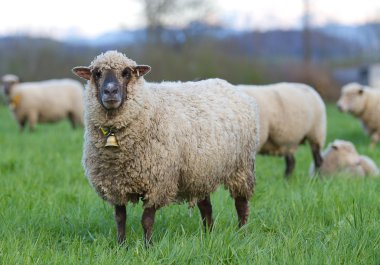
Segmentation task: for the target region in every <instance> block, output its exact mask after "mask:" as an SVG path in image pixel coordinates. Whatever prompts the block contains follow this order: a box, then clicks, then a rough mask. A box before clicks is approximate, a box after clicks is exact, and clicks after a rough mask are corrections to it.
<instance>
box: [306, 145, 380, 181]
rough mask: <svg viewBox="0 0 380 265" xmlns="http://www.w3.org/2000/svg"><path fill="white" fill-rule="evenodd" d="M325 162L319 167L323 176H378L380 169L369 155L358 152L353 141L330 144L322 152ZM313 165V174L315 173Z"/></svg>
mask: <svg viewBox="0 0 380 265" xmlns="http://www.w3.org/2000/svg"><path fill="white" fill-rule="evenodd" d="M322 157H323V163H322V166H321V167H320V169H319V173H320V175H321V176H334V175H343V176H355V177H364V176H376V175H378V174H379V170H378V168H377V166H376V164H375V162H374V161H373V160H372V159H370V158H369V157H367V156H363V155H360V154H358V152H357V150H356V148H355V146H354V144H353V143H351V142H349V141H344V140H335V141H333V142H332V143H330V144H329V145H328V147H327V148H326V150H324V151H323V154H322ZM314 173H315V172H314V167H313V165H312V166H311V174H314Z"/></svg>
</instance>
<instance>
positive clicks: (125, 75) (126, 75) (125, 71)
mask: <svg viewBox="0 0 380 265" xmlns="http://www.w3.org/2000/svg"><path fill="white" fill-rule="evenodd" d="M121 76H122V77H124V78H127V77H129V71H128V70H127V69H125V70H124V71H123V72H122V73H121Z"/></svg>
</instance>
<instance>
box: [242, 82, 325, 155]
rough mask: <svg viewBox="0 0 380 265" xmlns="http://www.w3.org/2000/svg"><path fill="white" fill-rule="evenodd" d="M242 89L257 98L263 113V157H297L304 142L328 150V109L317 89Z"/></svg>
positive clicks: (287, 85)
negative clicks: (300, 145)
mask: <svg viewBox="0 0 380 265" xmlns="http://www.w3.org/2000/svg"><path fill="white" fill-rule="evenodd" d="M238 87H239V89H240V90H241V91H243V92H245V93H247V94H248V95H250V96H252V97H254V98H256V102H257V105H258V107H259V112H260V147H259V149H258V151H259V152H260V153H262V154H269V155H279V156H283V155H287V154H293V153H294V152H295V151H296V149H297V147H298V145H299V144H300V143H302V142H303V141H304V140H308V141H309V142H310V143H315V144H318V145H319V147H320V148H322V147H323V146H324V144H325V139H326V108H325V104H324V103H323V101H322V99H321V97H320V96H319V95H318V93H317V92H315V90H314V89H313V88H311V87H309V86H307V85H304V84H297V83H279V84H273V85H264V86H252V85H239V86H238Z"/></svg>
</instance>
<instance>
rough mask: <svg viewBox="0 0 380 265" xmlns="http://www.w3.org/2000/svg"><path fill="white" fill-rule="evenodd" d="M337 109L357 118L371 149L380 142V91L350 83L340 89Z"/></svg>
mask: <svg viewBox="0 0 380 265" xmlns="http://www.w3.org/2000/svg"><path fill="white" fill-rule="evenodd" d="M337 107H338V109H339V110H340V111H342V112H349V113H351V114H352V115H353V116H355V117H357V118H359V119H360V120H361V122H362V125H363V127H364V129H365V131H366V132H367V133H368V135H369V136H370V137H371V148H374V147H375V146H376V144H377V142H378V141H379V140H380V118H379V115H380V89H372V88H369V87H366V86H363V85H360V84H358V83H350V84H347V85H345V86H344V87H343V88H342V93H341V96H340V98H339V100H338V102H337Z"/></svg>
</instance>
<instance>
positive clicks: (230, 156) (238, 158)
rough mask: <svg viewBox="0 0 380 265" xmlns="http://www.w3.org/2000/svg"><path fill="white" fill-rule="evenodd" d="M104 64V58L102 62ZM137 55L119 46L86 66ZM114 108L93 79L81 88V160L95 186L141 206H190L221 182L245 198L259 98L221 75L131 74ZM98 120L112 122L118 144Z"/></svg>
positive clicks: (111, 64) (116, 200)
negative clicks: (184, 78)
mask: <svg viewBox="0 0 380 265" xmlns="http://www.w3.org/2000/svg"><path fill="white" fill-rule="evenodd" d="M104 64H105V65H104ZM133 66H135V62H134V61H131V60H130V59H128V58H126V57H125V56H124V55H123V56H122V55H121V54H120V53H117V52H107V53H105V54H102V55H100V56H98V57H97V58H96V59H95V60H94V61H93V62H92V63H91V67H104V68H113V69H119V70H122V69H124V68H125V67H133ZM127 94H128V98H127V100H125V101H124V103H123V104H122V105H121V107H120V108H119V109H118V110H116V111H109V112H106V111H105V110H104V109H103V107H102V106H101V105H100V103H99V101H98V99H97V97H98V95H97V89H96V88H95V83H94V81H93V80H92V79H91V80H90V81H89V82H88V84H87V89H86V93H85V143H84V152H83V165H84V168H85V172H86V175H87V177H88V179H89V181H90V183H91V184H92V186H93V187H94V189H95V190H96V191H97V193H98V194H99V195H100V196H101V197H102V198H103V199H105V200H107V201H108V202H110V203H112V204H115V205H123V204H126V203H127V202H128V201H132V202H136V201H137V200H138V198H142V200H143V202H144V207H152V206H155V207H162V206H164V205H167V204H169V203H171V202H176V201H177V202H178V201H183V200H186V201H188V202H189V203H190V206H193V205H194V203H196V202H197V201H198V200H201V199H203V198H205V197H206V196H207V195H209V194H210V193H212V192H213V191H215V190H216V189H217V187H218V186H219V185H220V184H224V186H225V187H226V188H227V189H229V190H230V192H231V195H232V196H233V197H237V196H242V197H244V198H247V199H249V198H250V197H251V196H252V193H253V187H254V183H255V173H254V168H253V166H254V159H255V153H256V152H255V151H256V146H257V143H258V139H259V135H258V134H259V132H258V126H259V125H258V117H257V110H256V103H255V101H254V100H253V99H251V98H249V97H247V96H246V95H244V94H241V93H239V92H238V91H236V89H234V87H233V86H232V85H230V84H229V83H227V82H226V81H223V80H220V79H210V80H205V81H199V82H184V83H182V82H162V83H157V84H155V83H145V81H144V78H143V77H139V78H138V77H136V76H133V77H132V78H131V80H130V81H129V83H128V87H127ZM100 127H112V128H114V130H115V134H116V137H117V140H118V143H119V146H120V147H118V148H106V147H105V146H104V144H105V138H104V136H103V135H102V133H101V132H100V130H99V128H100Z"/></svg>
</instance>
